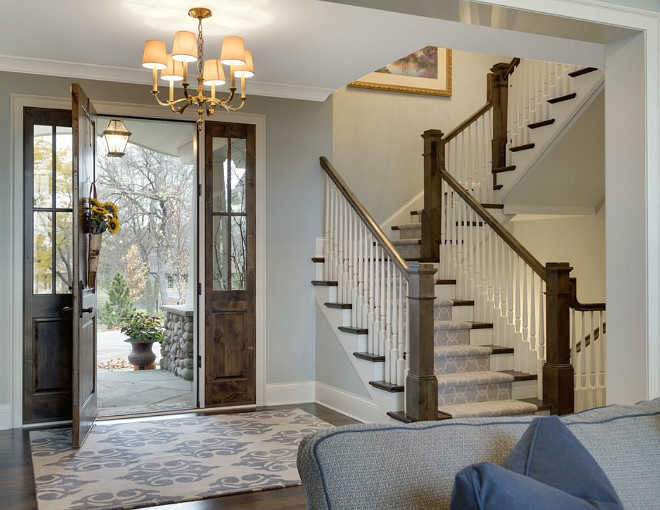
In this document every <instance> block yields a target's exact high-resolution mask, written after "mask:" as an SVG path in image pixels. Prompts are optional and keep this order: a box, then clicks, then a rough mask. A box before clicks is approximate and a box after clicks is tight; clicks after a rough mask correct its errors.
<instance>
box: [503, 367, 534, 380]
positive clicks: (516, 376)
mask: <svg viewBox="0 0 660 510" xmlns="http://www.w3.org/2000/svg"><path fill="white" fill-rule="evenodd" d="M501 373H503V374H507V375H511V376H512V377H513V380H514V381H536V380H537V379H538V378H539V376H538V375H536V374H528V373H526V372H518V371H517V370H502V371H501Z"/></svg>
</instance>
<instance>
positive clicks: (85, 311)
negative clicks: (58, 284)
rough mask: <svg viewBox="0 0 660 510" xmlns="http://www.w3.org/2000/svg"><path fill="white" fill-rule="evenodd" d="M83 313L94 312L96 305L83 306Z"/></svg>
mask: <svg viewBox="0 0 660 510" xmlns="http://www.w3.org/2000/svg"><path fill="white" fill-rule="evenodd" d="M80 311H81V312H82V313H92V312H93V311H94V307H93V306H90V307H89V308H83V309H82V310H80Z"/></svg>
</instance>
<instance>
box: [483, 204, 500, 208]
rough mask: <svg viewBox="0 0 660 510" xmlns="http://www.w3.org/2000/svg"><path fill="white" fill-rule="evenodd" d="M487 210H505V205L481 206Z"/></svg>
mask: <svg viewBox="0 0 660 510" xmlns="http://www.w3.org/2000/svg"><path fill="white" fill-rule="evenodd" d="M481 205H483V206H484V208H485V209H504V204H481Z"/></svg>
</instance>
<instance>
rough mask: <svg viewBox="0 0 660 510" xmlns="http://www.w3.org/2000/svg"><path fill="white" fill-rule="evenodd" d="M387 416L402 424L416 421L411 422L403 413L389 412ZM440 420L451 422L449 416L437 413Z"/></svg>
mask: <svg viewBox="0 0 660 510" xmlns="http://www.w3.org/2000/svg"><path fill="white" fill-rule="evenodd" d="M387 416H389V417H390V418H393V419H395V420H397V421H400V422H402V423H415V421H416V420H413V419H412V418H411V417H410V416H407V415H406V413H405V412H404V411H396V412H394V411H390V412H388V413H387ZM441 420H451V415H450V414H447V413H443V412H441V411H438V421H441Z"/></svg>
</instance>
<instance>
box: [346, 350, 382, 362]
mask: <svg viewBox="0 0 660 510" xmlns="http://www.w3.org/2000/svg"><path fill="white" fill-rule="evenodd" d="M353 356H355V357H356V358H358V359H363V360H365V361H372V362H374V363H379V362H383V361H385V356H377V355H375V354H371V353H370V352H354V353H353Z"/></svg>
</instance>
